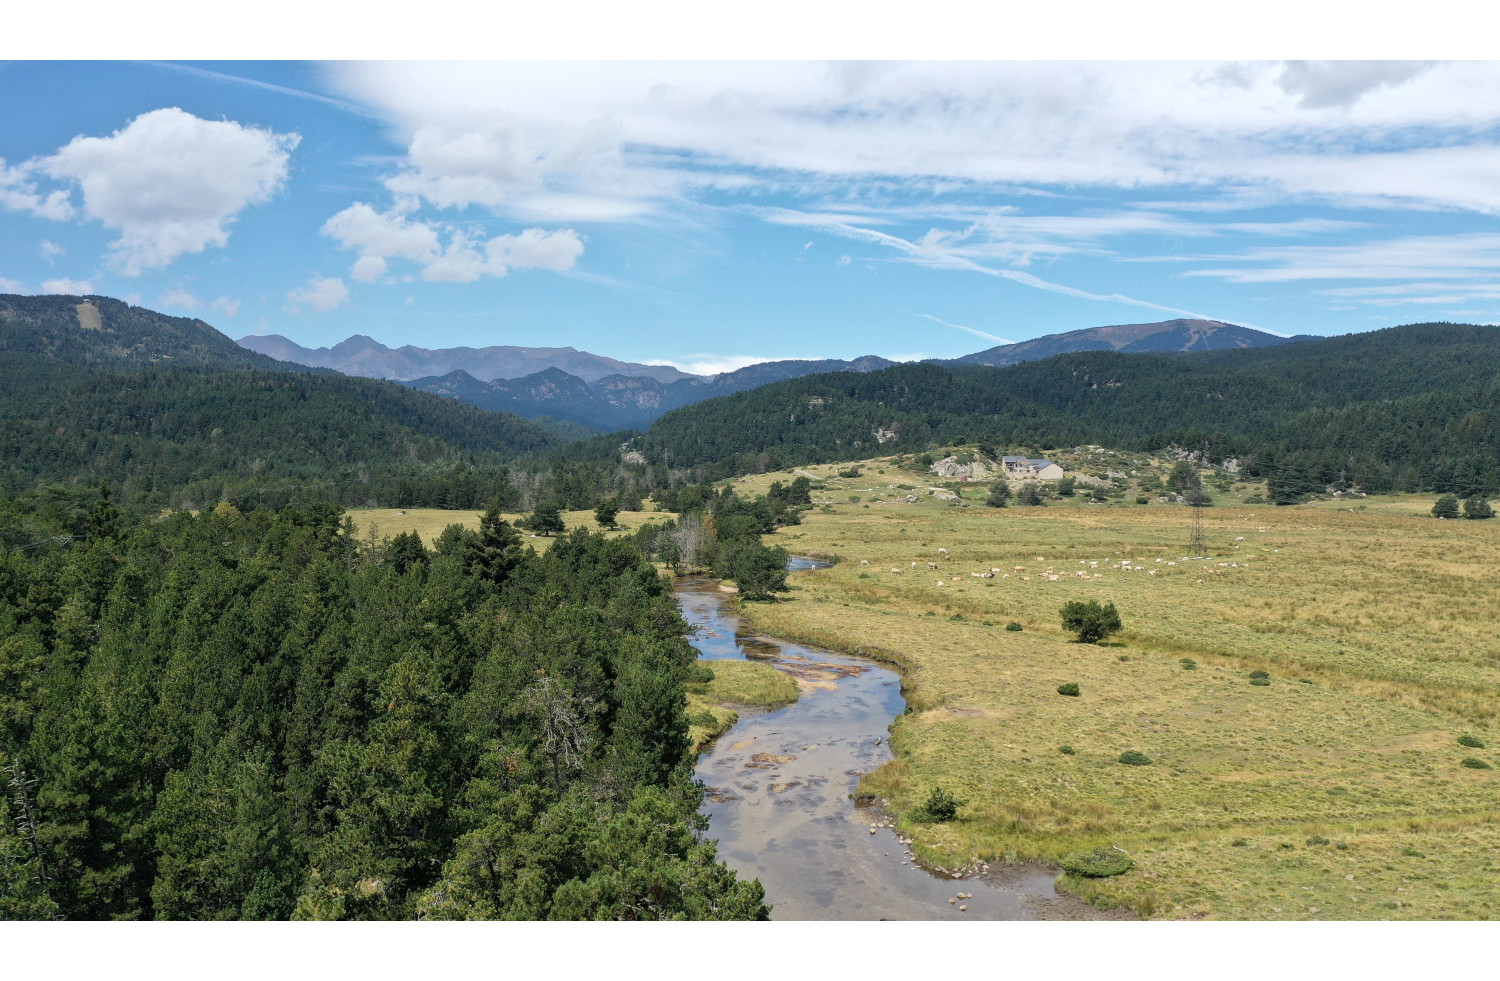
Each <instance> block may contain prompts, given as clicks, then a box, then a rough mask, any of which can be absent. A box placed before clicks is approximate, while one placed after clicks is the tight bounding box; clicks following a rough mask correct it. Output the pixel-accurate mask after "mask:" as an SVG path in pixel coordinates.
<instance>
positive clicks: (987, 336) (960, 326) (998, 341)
mask: <svg viewBox="0 0 1500 981" xmlns="http://www.w3.org/2000/svg"><path fill="white" fill-rule="evenodd" d="M917 316H919V317H922V318H924V319H926V320H930V321H932V322H933V323H935V324H942V325H943V326H944V327H952V328H953V329H954V330H964V331H968V332H969V333H970V334H973V335H974V336H975V337H983V338H984V339H985V340H988V341H994V342H995V343H996V344H1014V343H1015V341H1008V340H1006V339H1005V338H1003V337H996V336H995V335H994V334H988V333H985V332H984V331H982V330H976V329H974V328H973V327H965V326H964V325H963V324H950V323H948V321H946V320H939V319H938V318H936V317H934V316H933V315H932V314H930V313H919V314H917Z"/></svg>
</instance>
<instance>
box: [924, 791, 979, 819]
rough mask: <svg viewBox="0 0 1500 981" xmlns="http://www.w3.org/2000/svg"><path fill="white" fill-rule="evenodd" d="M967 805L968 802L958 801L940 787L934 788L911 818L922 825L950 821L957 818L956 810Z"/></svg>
mask: <svg viewBox="0 0 1500 981" xmlns="http://www.w3.org/2000/svg"><path fill="white" fill-rule="evenodd" d="M967 803H968V801H966V800H959V799H958V798H957V797H954V796H953V795H952V794H951V793H949V792H948V791H947V790H945V789H943V788H942V787H934V788H932V793H930V794H928V795H927V800H926V801H925V802H924V803H923V804H922V805H921V806H920V807H918V808H917V809H916V810H915V811H913V812H912V815H911V818H912V820H914V821H920V822H922V823H923V824H940V823H942V822H944V821H952V820H953V819H954V818H956V817H957V816H958V809H959V808H960V807H963V806H964V805H965V804H967Z"/></svg>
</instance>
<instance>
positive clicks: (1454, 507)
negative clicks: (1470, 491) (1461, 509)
mask: <svg viewBox="0 0 1500 981" xmlns="http://www.w3.org/2000/svg"><path fill="white" fill-rule="evenodd" d="M1432 516H1433V517H1434V518H1456V517H1458V498H1456V497H1454V496H1453V495H1452V494H1444V495H1443V496H1442V497H1440V498H1438V499H1437V503H1436V504H1434V505H1433V506H1432Z"/></svg>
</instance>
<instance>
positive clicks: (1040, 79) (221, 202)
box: [0, 61, 1500, 371]
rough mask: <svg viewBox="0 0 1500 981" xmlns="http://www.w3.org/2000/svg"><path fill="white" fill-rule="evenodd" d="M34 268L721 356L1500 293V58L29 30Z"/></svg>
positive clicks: (357, 322)
mask: <svg viewBox="0 0 1500 981" xmlns="http://www.w3.org/2000/svg"><path fill="white" fill-rule="evenodd" d="M0 93H3V98H0V158H3V163H0V291H3V292H24V293H41V292H91V293H98V294H104V295H109V296H116V297H122V298H125V299H128V300H130V301H131V302H135V303H139V304H141V305H143V306H147V307H151V308H153V309H158V310H162V311H164V312H168V313H173V314H179V315H192V316H198V317H202V318H203V319H205V320H207V321H208V322H209V323H212V324H213V325H214V326H216V327H218V328H219V329H220V330H222V331H224V332H225V333H227V334H229V335H231V336H234V337H239V336H242V335H244V334H248V333H280V334H284V335H286V336H287V337H290V338H292V339H293V340H295V341H297V342H299V343H302V344H306V345H309V346H320V345H327V344H332V343H335V342H337V341H339V340H341V339H343V338H344V337H346V336H348V335H350V334H353V333H364V334H369V335H370V336H372V337H375V338H376V339H377V340H380V341H382V342H385V343H387V344H391V345H393V346H395V345H399V344H402V343H413V344H418V345H421V346H424V347H443V346H452V345H458V344H470V345H484V344H519V345H528V346H543V345H557V346H562V345H571V346H573V347H577V348H580V349H585V350H589V351H594V352H596V353H600V354H606V355H610V356H613V357H617V358H623V359H629V360H637V361H666V362H671V363H675V364H678V365H680V366H684V367H687V368H689V369H690V370H708V371H712V370H723V369H726V368H732V367H736V366H739V365H741V364H746V363H750V362H752V361H758V360H766V359H771V358H786V357H803V358H810V357H844V358H848V357H855V356H858V355H862V354H880V355H884V356H886V357H893V358H903V359H904V358H917V357H953V356H957V355H960V354H965V353H968V352H971V351H976V350H981V349H984V348H987V347H991V346H993V345H995V344H996V343H1001V342H1002V340H1005V341H1017V340H1024V339H1026V338H1029V337H1035V336H1038V335H1041V334H1049V333H1056V332H1059V331H1065V330H1073V329H1078V328H1083V327H1092V326H1098V325H1101V324H1114V323H1133V322H1143V321H1154V320H1163V319H1168V318H1171V317H1176V316H1183V315H1198V316H1205V317H1210V318H1214V319H1220V320H1227V321H1230V322H1234V323H1240V324H1245V325H1248V326H1254V327H1259V328H1262V329H1266V330H1270V331H1275V332H1278V333H1283V334H1296V333H1315V334H1336V333H1345V332H1349V331H1360V330H1369V329H1374V328H1378V327H1384V326H1390V325H1393V324H1401V323H1411V322H1415V321H1425V320H1458V321H1465V322H1479V323H1493V322H1497V321H1500V276H1497V272H1500V223H1497V212H1500V63H1490V62H1458V63H1428V62H1330V63H1317V62H1270V61H1263V62H1201V63H1200V62H1193V63H1185V62H1144V63H1130V62H1079V63H1067V62H883V63H874V62H770V63H756V62H707V63H692V62H574V63H559V62H540V63H524V62H508V63H500V62H496V63H473V62H439V63H423V62H399V63H381V62H373V63H364V62H338V63H331V64H317V63H298V62H271V63H257V62H227V63H225V62H221V63H172V64H167V63H148V62H114V63H112V62H69V63H55V62H3V63H0Z"/></svg>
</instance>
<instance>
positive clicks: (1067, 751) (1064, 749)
mask: <svg viewBox="0 0 1500 981" xmlns="http://www.w3.org/2000/svg"><path fill="white" fill-rule="evenodd" d="M1057 751H1058V752H1059V753H1061V754H1063V755H1064V756H1072V755H1073V754H1074V753H1076V752H1077V750H1075V749H1074V748H1073V747H1072V746H1059V747H1057Z"/></svg>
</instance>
